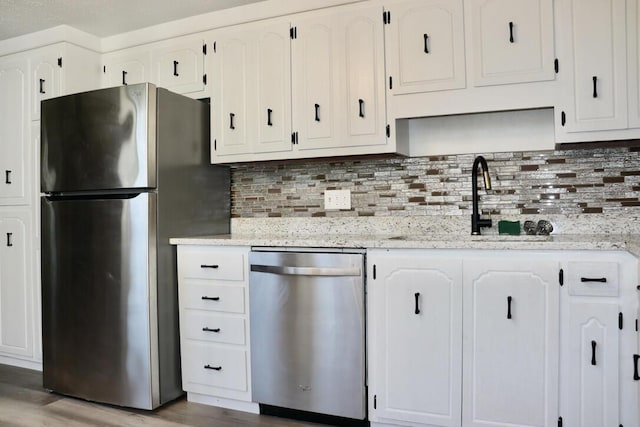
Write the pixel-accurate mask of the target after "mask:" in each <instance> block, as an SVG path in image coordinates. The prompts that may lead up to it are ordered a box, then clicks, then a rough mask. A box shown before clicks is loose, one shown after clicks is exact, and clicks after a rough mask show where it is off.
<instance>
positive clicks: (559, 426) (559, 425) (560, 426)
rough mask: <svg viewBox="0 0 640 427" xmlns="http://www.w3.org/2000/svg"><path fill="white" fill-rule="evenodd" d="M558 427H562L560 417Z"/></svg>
mask: <svg viewBox="0 0 640 427" xmlns="http://www.w3.org/2000/svg"><path fill="white" fill-rule="evenodd" d="M558 427H562V417H558Z"/></svg>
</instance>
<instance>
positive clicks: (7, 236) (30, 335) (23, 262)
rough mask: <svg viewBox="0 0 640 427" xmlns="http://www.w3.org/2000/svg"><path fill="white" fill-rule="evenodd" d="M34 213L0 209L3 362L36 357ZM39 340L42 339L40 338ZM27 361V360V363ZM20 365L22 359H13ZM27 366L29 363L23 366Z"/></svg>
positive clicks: (0, 354)
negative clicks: (32, 228) (33, 251)
mask: <svg viewBox="0 0 640 427" xmlns="http://www.w3.org/2000/svg"><path fill="white" fill-rule="evenodd" d="M31 257H32V247H31V215H30V212H29V209H28V208H4V207H3V208H0V361H2V362H7V359H5V358H7V357H8V358H12V359H15V358H17V359H21V360H25V361H29V360H33V358H34V356H36V357H38V358H39V356H38V355H35V354H34V336H35V335H34V328H35V329H36V330H38V331H39V328H38V326H37V325H34V318H33V314H32V313H33V310H34V308H36V307H35V301H34V300H33V286H32V268H31V265H32V263H31ZM38 341H39V339H38ZM25 363H26V362H25ZM12 364H18V365H20V364H21V363H19V362H15V361H14V362H12ZM24 366H27V365H24Z"/></svg>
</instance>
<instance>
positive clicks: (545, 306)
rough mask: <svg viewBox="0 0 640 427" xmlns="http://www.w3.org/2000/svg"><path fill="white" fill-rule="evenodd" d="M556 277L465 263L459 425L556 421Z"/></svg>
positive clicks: (546, 267)
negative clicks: (461, 415)
mask: <svg viewBox="0 0 640 427" xmlns="http://www.w3.org/2000/svg"><path fill="white" fill-rule="evenodd" d="M558 271H559V267H558V265H557V263H554V262H536V263H535V267H533V268H532V266H531V263H530V262H529V261H524V260H523V261H519V260H514V259H513V258H511V259H509V261H504V262H498V261H495V260H489V259H485V260H469V262H466V263H465V268H464V277H465V290H464V291H465V308H464V312H465V313H468V316H466V317H465V325H464V328H465V332H464V334H465V345H466V346H467V347H466V348H467V349H468V351H465V356H464V357H465V362H464V371H465V384H464V386H463V387H464V397H463V402H464V405H465V408H464V415H463V417H464V419H465V421H464V424H465V425H469V426H481V425H482V426H485V427H486V426H496V427H497V426H501V425H505V424H514V425H520V426H549V427H550V426H551V425H552V424H553V423H554V422H557V415H558V411H557V407H558V406H557V405H558V360H557V358H558V339H559V338H558V336H559V331H558V315H559V308H558V307H559V306H558V300H559V299H558V285H557V274H558V273H557V272H558ZM554 279H555V283H554Z"/></svg>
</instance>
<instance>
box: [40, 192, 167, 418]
mask: <svg viewBox="0 0 640 427" xmlns="http://www.w3.org/2000/svg"><path fill="white" fill-rule="evenodd" d="M41 207H42V227H43V230H42V301H43V307H42V325H43V334H42V336H43V371H44V373H43V375H44V387H45V388H47V389H51V390H55V391H57V392H60V393H63V394H69V395H72V396H76V397H80V398H84V399H88V400H95V401H99V402H104V403H110V404H115V405H121V406H128V407H135V408H141V409H152V408H153V407H156V406H158V404H159V403H158V399H159V397H158V395H159V388H158V387H159V385H158V373H157V366H158V358H159V355H158V354H157V353H158V352H157V350H154V349H157V348H158V345H157V339H158V338H157V313H156V311H157V310H156V309H155V299H156V294H155V292H156V291H155V285H153V286H151V285H150V284H155V283H156V277H155V276H156V265H155V249H154V247H155V246H154V245H155V221H154V218H155V216H156V212H155V210H156V208H155V207H156V195H155V194H154V193H140V194H137V195H132V196H129V197H127V198H115V197H113V198H101V199H84V198H58V199H51V198H47V197H43V198H42V203H41Z"/></svg>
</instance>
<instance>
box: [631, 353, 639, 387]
mask: <svg viewBox="0 0 640 427" xmlns="http://www.w3.org/2000/svg"><path fill="white" fill-rule="evenodd" d="M638 361H640V354H634V355H633V380H634V381H640V373H639V372H638Z"/></svg>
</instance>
